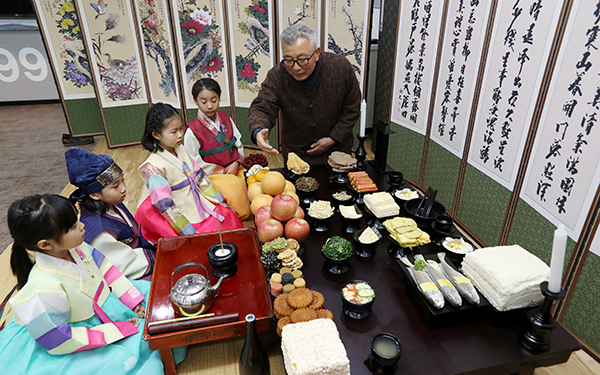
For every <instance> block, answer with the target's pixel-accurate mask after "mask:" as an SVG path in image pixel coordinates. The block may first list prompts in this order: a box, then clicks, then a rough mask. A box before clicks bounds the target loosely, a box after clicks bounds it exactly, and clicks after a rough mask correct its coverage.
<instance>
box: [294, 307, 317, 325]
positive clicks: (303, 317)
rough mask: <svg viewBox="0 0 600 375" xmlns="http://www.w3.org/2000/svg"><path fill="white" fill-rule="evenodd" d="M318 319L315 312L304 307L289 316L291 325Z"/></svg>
mask: <svg viewBox="0 0 600 375" xmlns="http://www.w3.org/2000/svg"><path fill="white" fill-rule="evenodd" d="M318 317H319V315H317V312H316V311H315V310H313V309H309V308H308V307H304V308H301V309H298V310H296V311H294V312H293V313H292V315H290V320H291V321H292V323H299V322H308V321H309V320H313V319H317V318H318Z"/></svg>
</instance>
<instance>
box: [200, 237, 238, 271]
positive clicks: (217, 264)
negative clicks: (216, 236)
mask: <svg viewBox="0 0 600 375" xmlns="http://www.w3.org/2000/svg"><path fill="white" fill-rule="evenodd" d="M206 256H207V258H208V264H210V266H211V267H212V274H213V276H214V277H221V276H224V277H225V278H229V277H232V276H233V275H235V274H236V273H237V261H238V248H237V246H236V245H235V244H233V243H231V242H223V249H221V243H220V242H217V243H215V244H212V245H211V246H210V247H209V248H208V250H207V251H206Z"/></svg>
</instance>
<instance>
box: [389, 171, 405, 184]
mask: <svg viewBox="0 0 600 375" xmlns="http://www.w3.org/2000/svg"><path fill="white" fill-rule="evenodd" d="M403 182H404V174H402V172H398V171H391V172H390V174H389V184H390V185H392V184H395V185H401V184H402V183H403Z"/></svg>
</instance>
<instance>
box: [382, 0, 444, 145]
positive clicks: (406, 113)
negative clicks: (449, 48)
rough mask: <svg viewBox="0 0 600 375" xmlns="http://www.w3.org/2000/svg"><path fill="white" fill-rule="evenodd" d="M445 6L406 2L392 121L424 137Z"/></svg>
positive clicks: (425, 1) (430, 0) (426, 1)
mask: <svg viewBox="0 0 600 375" xmlns="http://www.w3.org/2000/svg"><path fill="white" fill-rule="evenodd" d="M442 9H443V6H441V5H440V4H438V2H435V1H433V0H423V1H412V0H403V1H402V3H401V4H400V21H399V25H398V35H397V41H398V45H397V46H396V59H395V68H394V87H393V89H392V110H391V115H390V117H391V121H392V122H395V123H397V124H399V125H401V126H404V127H406V128H408V129H411V130H413V131H415V132H418V133H420V134H425V131H426V124H427V113H428V110H429V102H430V99H431V90H432V85H433V74H434V65H435V58H436V49H437V45H438V39H439V30H440V27H441V19H442Z"/></svg>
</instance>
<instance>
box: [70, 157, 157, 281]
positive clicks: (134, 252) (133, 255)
mask: <svg viewBox="0 0 600 375" xmlns="http://www.w3.org/2000/svg"><path fill="white" fill-rule="evenodd" d="M65 158H66V161H67V170H68V172H69V181H70V182H71V184H73V185H75V186H77V187H78V189H77V190H75V192H73V193H72V194H71V197H70V199H71V200H73V201H76V202H79V208H80V210H81V219H80V220H81V222H82V223H83V224H85V230H86V232H85V242H87V243H89V244H90V245H92V246H93V247H94V248H96V249H97V250H98V251H100V252H101V253H102V254H104V255H105V256H106V257H107V258H108V259H109V260H110V261H111V262H112V263H113V264H114V265H115V267H117V269H118V270H119V271H121V273H123V275H125V276H126V277H127V278H129V279H144V280H151V278H152V271H153V270H154V259H155V251H156V247H155V246H154V245H153V244H151V243H150V242H148V241H146V239H144V236H143V235H142V233H141V231H140V228H139V226H138V223H137V222H136V221H135V219H134V218H133V215H131V213H130V212H129V210H128V209H127V207H125V205H124V204H123V201H124V199H125V196H126V193H127V187H126V186H125V181H124V180H123V171H122V170H121V168H120V167H119V166H118V165H117V164H116V163H115V162H114V160H113V159H112V158H111V157H110V156H108V155H98V154H94V153H92V152H88V151H86V150H82V149H78V148H72V149H70V150H68V151H67V152H66V153H65Z"/></svg>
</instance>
